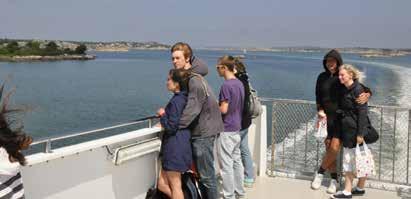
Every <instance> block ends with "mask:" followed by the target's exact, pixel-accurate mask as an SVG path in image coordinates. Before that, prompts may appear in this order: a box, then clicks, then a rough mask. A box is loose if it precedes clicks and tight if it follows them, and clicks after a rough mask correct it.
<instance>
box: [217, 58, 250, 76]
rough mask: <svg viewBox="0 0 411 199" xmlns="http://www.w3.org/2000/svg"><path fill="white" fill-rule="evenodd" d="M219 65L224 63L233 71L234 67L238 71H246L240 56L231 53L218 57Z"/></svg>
mask: <svg viewBox="0 0 411 199" xmlns="http://www.w3.org/2000/svg"><path fill="white" fill-rule="evenodd" d="M217 65H223V66H225V67H227V69H228V70H229V71H231V72H234V69H236V70H237V72H240V73H243V72H245V65H244V64H243V62H242V61H240V59H239V58H237V57H233V56H231V55H224V56H222V57H220V58H219V59H218V62H217Z"/></svg>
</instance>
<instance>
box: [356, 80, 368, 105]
mask: <svg viewBox="0 0 411 199" xmlns="http://www.w3.org/2000/svg"><path fill="white" fill-rule="evenodd" d="M361 86H362V87H363V92H362V93H361V94H360V95H359V96H358V97H357V98H356V102H357V103H358V104H365V103H368V101H369V100H370V97H371V96H372V91H371V89H370V88H368V87H366V86H364V84H361Z"/></svg>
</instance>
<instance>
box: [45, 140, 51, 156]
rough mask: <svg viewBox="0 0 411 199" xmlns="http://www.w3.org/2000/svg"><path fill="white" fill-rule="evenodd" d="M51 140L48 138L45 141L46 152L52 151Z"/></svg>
mask: <svg viewBox="0 0 411 199" xmlns="http://www.w3.org/2000/svg"><path fill="white" fill-rule="evenodd" d="M51 152H52V151H51V140H50V139H48V140H47V141H46V142H45V143H44V153H51Z"/></svg>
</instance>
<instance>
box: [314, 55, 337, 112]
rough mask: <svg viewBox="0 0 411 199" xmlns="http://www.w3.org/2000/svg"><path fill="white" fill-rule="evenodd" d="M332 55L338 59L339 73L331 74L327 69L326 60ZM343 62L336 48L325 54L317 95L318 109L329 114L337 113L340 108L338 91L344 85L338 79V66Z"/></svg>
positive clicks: (316, 90)
mask: <svg viewBox="0 0 411 199" xmlns="http://www.w3.org/2000/svg"><path fill="white" fill-rule="evenodd" d="M329 57H332V58H334V59H335V60H337V73H336V74H334V75H333V74H331V72H330V71H329V70H328V69H327V66H326V60H327V58H329ZM342 64H343V60H342V58H341V55H340V53H338V51H336V50H331V51H330V52H328V53H327V54H326V55H325V56H324V60H323V67H324V70H325V71H324V72H322V73H321V74H320V75H319V76H318V78H317V83H316V86H315V97H316V102H317V110H320V109H322V110H324V111H325V113H326V114H327V115H329V114H335V111H336V110H337V109H338V96H339V94H338V91H339V90H340V89H341V87H343V86H342V85H341V83H340V81H339V79H338V68H339V67H340V66H341V65H342Z"/></svg>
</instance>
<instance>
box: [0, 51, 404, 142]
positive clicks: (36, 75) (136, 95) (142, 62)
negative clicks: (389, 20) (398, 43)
mask: <svg viewBox="0 0 411 199" xmlns="http://www.w3.org/2000/svg"><path fill="white" fill-rule="evenodd" d="M224 54H234V55H236V54H241V52H228V51H206V50H198V51H196V55H197V56H198V57H200V58H202V59H204V60H205V61H206V62H207V64H208V65H209V74H208V76H207V77H206V78H207V80H208V81H209V82H210V84H211V85H212V87H213V88H214V92H215V93H217V92H218V89H219V86H220V85H221V83H222V81H223V80H222V79H221V78H220V77H218V76H217V73H216V71H215V64H216V60H217V58H218V57H220V56H222V55H224ZM323 55H324V54H323V53H272V52H249V53H248V54H247V59H245V63H246V65H247V68H248V71H249V74H250V76H251V80H252V84H253V86H254V87H255V88H256V89H257V90H258V92H259V95H260V96H263V97H272V98H290V99H305V100H314V87H315V81H316V78H317V75H318V74H319V73H320V72H321V71H323V67H322V57H323ZM97 56H98V58H97V59H96V60H93V61H63V62H33V63H6V62H0V80H3V79H4V78H5V77H6V76H8V75H12V77H13V78H12V81H11V82H10V83H8V85H7V86H8V87H9V88H10V87H11V86H15V87H16V88H17V90H16V93H15V94H14V95H13V102H14V103H15V104H24V105H30V106H33V107H34V110H33V111H32V112H30V113H27V114H26V115H25V117H24V118H23V121H24V126H25V129H26V132H28V133H29V134H31V135H33V136H34V137H35V138H42V137H47V136H52V135H59V134H66V133H70V132H76V131H82V130H88V129H95V128H100V127H105V126H110V125H114V124H118V123H122V122H126V121H129V120H133V119H137V118H141V117H144V116H148V115H152V114H154V113H155V111H156V110H157V108H159V107H161V106H164V105H165V103H167V101H168V99H169V98H170V93H169V92H168V91H167V90H166V88H165V80H166V77H167V73H168V70H169V69H170V68H171V67H172V65H171V61H170V58H169V56H170V54H169V52H168V51H130V52H122V53H112V52H110V53H97ZM343 58H344V60H345V62H346V63H353V64H354V65H356V66H358V67H360V68H361V69H362V70H363V71H365V73H366V75H367V79H366V85H368V86H369V87H371V89H372V90H373V92H374V96H373V97H372V99H371V102H372V103H374V104H385V105H401V106H409V103H410V102H411V94H409V92H408V89H409V86H411V79H410V78H409V77H410V75H411V57H410V56H407V57H397V58H384V59H382V58H381V59H365V58H360V57H359V56H357V55H352V54H344V55H343Z"/></svg>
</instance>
